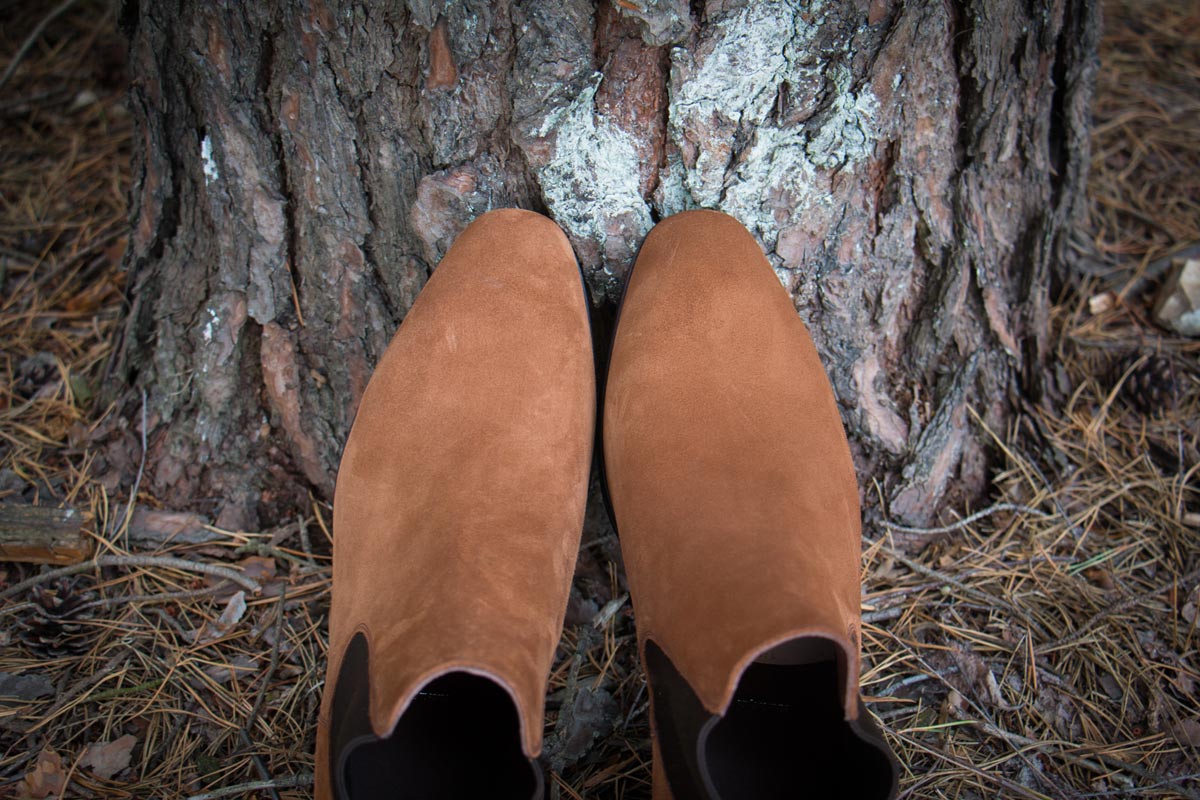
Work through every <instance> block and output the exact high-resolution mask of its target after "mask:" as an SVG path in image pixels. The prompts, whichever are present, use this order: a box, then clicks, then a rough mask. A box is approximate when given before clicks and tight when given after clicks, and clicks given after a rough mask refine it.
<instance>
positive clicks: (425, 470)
mask: <svg viewBox="0 0 1200 800" xmlns="http://www.w3.org/2000/svg"><path fill="white" fill-rule="evenodd" d="M594 423H595V377H594V372H593V362H592V345H591V331H590V326H589V321H588V308H587V301H586V299H585V293H584V288H583V284H582V281H581V277H580V273H579V270H578V267H577V265H576V262H575V257H574V254H573V253H572V252H571V247H570V245H569V244H568V242H567V239H566V237H565V236H564V235H563V233H562V231H560V230H559V229H558V227H557V226H556V225H555V224H554V223H553V222H551V221H550V220H549V219H547V218H545V217H543V216H540V215H538V214H534V213H531V212H528V211H513V210H506V211H492V212H490V213H488V214H485V215H484V216H483V217H481V218H479V219H478V220H476V221H475V222H474V223H472V224H471V225H470V226H469V227H468V228H467V229H466V230H465V231H463V233H462V234H461V235H460V236H459V237H458V239H457V241H455V243H454V246H453V247H451V249H450V251H449V252H448V253H447V254H446V257H445V258H444V259H443V260H442V262H441V264H440V265H439V266H438V268H437V270H436V271H435V272H434V274H433V276H432V277H431V278H430V279H429V283H428V284H427V285H426V286H425V288H424V290H423V291H422V292H421V295H420V297H419V298H418V299H417V301H416V303H414V304H413V307H412V310H411V311H410V312H409V314H408V316H407V317H406V318H405V320H404V324H403V325H401V327H400V330H399V332H398V333H397V334H396V337H395V339H393V340H392V343H391V345H390V346H389V347H388V349H387V352H386V353H384V356H383V359H382V360H381V361H380V363H379V366H378V367H377V368H376V370H375V374H374V376H373V377H372V378H371V382H370V385H369V386H368V387H367V390H366V392H365V394H364V395H363V398H362V403H361V405H360V407H359V409H358V415H357V417H356V419H355V421H354V427H353V430H352V431H351V434H350V438H349V441H348V442H347V444H346V450H345V453H344V454H343V456H342V463H341V468H340V470H339V472H338V477H337V489H336V492H335V497H334V504H333V534H334V551H333V606H332V610H331V612H330V622H329V638H330V641H329V671H328V673H327V679H326V682H325V694H324V698H323V700H322V704H321V713H320V718H319V726H318V730H317V754H316V797H317V798H318V800H330V799H331V798H337V800H374V799H375V798H384V797H386V798H389V800H391V799H392V798H422V800H426V799H429V800H432V799H434V798H436V799H439V800H465V799H466V798H483V797H487V798H497V799H499V800H531V799H532V798H540V797H542V794H543V788H542V780H543V779H542V774H541V770H540V769H539V768H538V765H537V763H536V762H535V761H534V760H533V759H534V758H535V757H536V756H537V755H538V753H539V751H540V749H541V741H542V712H543V705H544V702H545V692H546V681H547V676H548V674H549V670H550V664H551V659H552V658H553V655H554V650H555V647H556V645H557V644H558V639H559V635H560V633H561V630H562V622H563V615H564V613H565V610H566V603H567V593H568V590H569V588H570V583H571V576H572V572H573V569H574V564H575V556H576V552H577V550H578V547H579V536H580V531H581V529H582V523H583V513H584V503H585V500H586V496H587V482H588V469H589V467H590V465H591V450H592V440H593V428H594Z"/></svg>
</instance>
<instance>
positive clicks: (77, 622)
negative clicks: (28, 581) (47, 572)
mask: <svg viewBox="0 0 1200 800" xmlns="http://www.w3.org/2000/svg"><path fill="white" fill-rule="evenodd" d="M89 582H90V579H85V578H80V577H74V578H72V577H65V578H59V579H57V580H54V581H51V582H49V583H47V584H45V585H43V586H35V587H33V588H32V589H30V591H29V593H30V599H31V600H32V601H33V603H34V606H33V608H32V609H30V610H29V611H28V612H27V613H26V614H24V615H22V616H20V617H18V618H17V638H19V639H20V640H21V641H22V642H23V643H24V644H25V646H26V648H28V650H29V651H30V652H31V653H33V654H36V655H39V656H43V657H46V658H59V657H61V656H67V655H74V654H76V653H80V652H83V651H84V650H86V649H87V647H88V644H89V642H90V641H91V639H92V634H93V629H92V628H91V626H89V625H88V624H87V621H88V620H90V619H91V618H92V616H93V613H92V609H83V608H82V606H84V605H85V604H87V603H88V602H89V601H90V600H94V599H95V597H96V593H95V592H93V591H90V590H89V586H88V583H89Z"/></svg>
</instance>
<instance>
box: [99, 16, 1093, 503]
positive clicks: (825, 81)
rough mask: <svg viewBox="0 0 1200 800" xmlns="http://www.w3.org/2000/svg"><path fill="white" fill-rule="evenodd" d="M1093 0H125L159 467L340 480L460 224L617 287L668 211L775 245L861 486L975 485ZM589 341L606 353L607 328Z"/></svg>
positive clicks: (255, 496)
mask: <svg viewBox="0 0 1200 800" xmlns="http://www.w3.org/2000/svg"><path fill="white" fill-rule="evenodd" d="M1095 5H1096V4H1094V3H1092V2H1090V0H1048V1H1047V2H1044V3H1043V2H1031V1H1030V0H910V1H909V2H901V0H856V1H855V2H830V1H829V0H825V1H824V2H822V1H821V0H817V2H811V3H801V2H778V1H772V0H766V1H763V2H753V3H735V2H722V0H709V2H703V0H700V1H699V2H696V1H695V0H694V1H693V2H691V3H690V4H689V3H687V2H685V1H684V0H616V1H615V3H613V4H611V5H610V4H609V3H608V2H607V0H606V2H604V3H601V4H599V5H594V4H592V3H591V2H584V0H554V1H553V2H550V1H549V0H500V1H499V2H483V1H482V0H460V1H459V2H448V0H407V1H406V2H402V1H401V0H380V1H379V2H355V1H354V0H345V2H339V0H273V2H265V3H238V2H222V3H210V2H200V1H199V0H155V2H148V1H147V0H142V2H138V0H126V2H125V5H124V8H123V24H124V25H125V27H126V29H127V31H128V33H129V35H130V38H131V48H132V71H133V75H134V86H133V91H132V98H131V104H132V108H133V112H134V115H135V117H136V119H137V124H138V132H139V139H138V141H139V142H140V147H139V152H138V154H137V156H136V159H135V164H134V178H135V189H134V192H133V204H132V223H133V235H132V237H131V243H130V247H129V252H128V257H127V264H128V268H129V270H130V271H131V273H132V281H131V297H130V299H131V304H132V305H131V314H130V318H129V323H128V326H127V330H126V335H125V339H124V344H123V347H122V351H121V360H120V363H119V366H120V369H119V370H118V371H117V374H118V375H119V376H120V379H121V380H123V381H125V382H127V383H128V384H129V385H133V386H140V387H144V388H145V389H146V390H147V391H148V394H149V407H150V411H151V420H152V430H151V433H150V443H151V446H150V458H149V464H150V465H151V466H150V471H149V474H148V480H151V481H152V482H153V488H154V490H155V491H156V493H157V494H158V496H160V497H162V498H164V499H166V500H167V501H168V502H175V503H177V504H179V505H183V504H190V503H194V502H195V501H196V499H197V498H209V499H211V501H212V502H213V504H214V506H215V509H214V510H220V511H221V513H222V522H223V523H224V524H227V525H232V526H252V525H254V524H257V523H258V522H260V521H268V519H269V518H270V517H274V516H277V515H278V514H279V513H281V512H283V511H284V510H285V509H287V508H288V507H289V506H290V505H292V504H293V503H294V502H296V501H297V499H298V498H301V497H303V495H304V493H305V492H306V491H307V487H308V486H309V485H311V486H314V487H316V489H317V490H318V492H319V493H321V494H324V495H326V496H328V495H329V494H330V493H331V489H332V485H333V479H334V476H335V472H336V466H337V460H338V457H339V454H340V448H341V445H342V443H343V441H344V439H345V436H346V434H347V431H348V428H349V425H350V423H351V421H352V419H353V416H354V411H355V407H356V403H357V401H358V398H359V397H360V396H361V393H362V391H363V388H364V386H365V384H366V382H367V380H368V378H369V376H370V373H371V368H372V365H373V364H374V363H375V362H376V360H377V359H378V358H379V356H380V354H381V352H382V351H383V349H384V347H385V346H386V344H387V342H388V340H389V338H390V336H391V334H392V333H393V332H394V330H395V328H396V327H397V325H398V324H399V322H400V321H401V319H402V318H403V317H404V314H405V312H406V310H407V309H408V308H409V307H410V305H411V304H412V302H413V299H414V298H415V297H416V295H417V293H418V292H419V291H420V289H421V286H422V284H423V283H424V281H425V279H426V277H427V276H428V274H429V272H430V270H431V269H433V268H434V267H435V266H436V264H437V262H438V259H439V258H440V257H441V256H442V254H443V253H444V252H445V251H446V248H447V247H448V245H449V244H450V242H451V241H452V240H453V238H454V236H455V234H456V233H458V231H460V230H461V229H462V228H463V227H464V226H465V225H466V224H467V223H468V222H469V221H470V220H471V219H473V218H474V217H475V216H477V215H478V214H480V213H482V212H483V211H485V210H487V209H490V208H497V207H501V206H521V207H526V208H533V209H536V210H539V211H543V212H545V213H547V214H549V215H550V216H551V217H553V218H554V219H555V220H557V221H558V222H559V224H560V225H562V226H563V228H564V229H565V230H566V231H567V233H568V235H569V236H570V239H571V241H572V243H573V244H574V246H575V248H576V251H577V253H578V256H579V259H580V262H581V264H582V266H583V268H584V271H585V274H586V275H587V278H588V280H589V282H590V284H591V287H592V290H593V294H594V302H596V304H597V306H598V308H599V313H600V314H602V315H603V314H604V313H606V312H609V313H610V312H611V310H612V308H613V306H614V304H615V301H616V299H617V298H618V297H619V292H620V287H621V284H622V280H623V277H624V276H625V274H626V273H627V271H628V269H629V267H630V264H631V260H632V258H633V256H634V254H635V252H636V250H637V247H638V244H639V242H640V240H641V238H642V236H643V235H644V234H645V233H646V232H647V230H648V229H649V228H650V227H651V226H652V225H653V224H654V222H655V220H657V219H659V218H662V217H665V216H667V215H669V214H673V213H675V212H677V211H680V210H683V209H686V208H693V207H709V208H720V209H723V210H725V211H727V212H729V213H731V214H733V215H734V216H736V217H738V218H739V219H740V220H742V221H743V222H744V223H745V224H746V225H747V226H748V227H749V228H750V230H751V231H753V232H754V234H755V235H756V236H757V237H758V239H759V240H760V242H761V243H762V245H763V247H764V249H765V250H766V251H767V253H768V256H769V258H770V260H771V263H772V264H773V265H774V266H775V268H776V270H777V272H778V274H779V278H780V280H781V281H782V282H783V283H784V284H785V285H786V286H787V287H788V289H789V290H790V291H791V293H792V295H793V297H794V298H795V302H796V307H797V309H798V311H799V313H800V314H801V315H802V316H803V317H804V319H805V320H806V321H807V322H808V324H809V326H810V328H811V330H812V332H813V335H814V338H815V339H816V342H817V345H818V348H819V349H820V351H821V353H822V355H823V357H824V359H825V363H826V364H827V366H828V369H829V371H830V373H831V376H832V379H833V383H834V387H835V390H836V392H837V395H838V398H839V400H840V402H841V405H842V411H843V416H844V419H845V422H846V425H847V427H848V429H849V431H850V434H851V441H852V444H853V448H854V451H855V456H856V459H857V463H858V466H859V469H860V476H861V477H862V478H863V479H864V485H866V486H872V484H871V481H872V479H874V480H875V481H878V487H879V488H878V491H876V490H875V489H874V488H872V490H871V491H870V492H868V495H869V496H870V497H869V499H870V500H874V498H875V497H876V496H881V497H882V498H883V499H884V500H885V502H886V503H887V505H888V507H889V509H888V510H889V512H890V513H891V514H892V515H893V516H894V517H896V518H898V519H900V520H905V521H909V522H914V523H924V522H928V521H930V520H932V519H935V518H936V517H938V515H939V513H941V512H942V510H943V509H946V508H950V507H954V506H956V505H959V504H961V503H963V502H965V501H966V500H968V499H970V498H972V497H975V496H978V494H979V493H980V492H981V491H982V490H983V489H984V488H985V486H986V483H987V478H988V468H989V467H988V452H989V445H988V441H987V438H986V435H985V433H984V431H983V429H982V427H981V425H979V424H978V423H977V422H976V421H975V420H974V419H973V418H972V416H971V410H974V411H975V412H977V413H978V415H979V416H980V417H981V419H982V420H983V421H984V422H986V423H987V425H988V426H990V427H991V429H992V430H994V431H1003V430H1004V427H1005V423H1006V420H1007V418H1008V417H1009V416H1010V415H1011V413H1012V410H1013V407H1014V403H1015V400H1014V389H1013V387H1014V386H1017V387H1021V388H1023V390H1024V391H1026V392H1027V393H1032V394H1033V395H1034V396H1036V395H1037V394H1038V393H1039V392H1040V391H1041V386H1040V381H1039V377H1038V376H1039V373H1040V371H1041V369H1042V367H1043V364H1044V360H1045V357H1046V342H1047V314H1048V311H1047V309H1048V294H1049V291H1050V286H1051V282H1052V279H1053V275H1054V273H1055V269H1056V265H1057V263H1058V262H1059V255H1060V252H1061V249H1062V245H1063V242H1064V238H1065V233H1066V232H1067V230H1068V229H1069V227H1070V226H1071V224H1072V222H1073V220H1074V219H1075V217H1076V213H1077V211H1078V210H1079V209H1080V207H1081V204H1080V202H1079V200H1080V197H1081V193H1082V191H1083V187H1084V181H1085V176H1086V169H1087V163H1088V147H1087V143H1088V111H1089V107H1090V101H1091V85H1092V74H1093V71H1094V64H1095V52H1096V38H1097V35H1098V27H1099V20H1098V17H1097V15H1098V11H1097V9H1096V8H1095ZM604 349H605V347H604V345H603V344H602V345H601V347H600V350H601V351H603V350H604Z"/></svg>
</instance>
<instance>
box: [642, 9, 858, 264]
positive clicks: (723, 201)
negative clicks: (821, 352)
mask: <svg viewBox="0 0 1200 800" xmlns="http://www.w3.org/2000/svg"><path fill="white" fill-rule="evenodd" d="M822 14H823V11H822V5H821V4H819V3H818V4H815V5H812V6H809V7H808V8H806V9H801V8H799V7H798V4H795V3H788V2H761V3H752V4H747V5H746V6H744V7H741V8H738V9H736V10H734V11H731V12H729V13H727V14H725V15H724V16H722V17H721V18H719V19H716V20H712V21H711V23H710V28H709V32H708V33H707V34H706V36H705V38H704V40H703V41H701V43H700V44H699V46H697V47H695V48H693V49H691V50H688V49H684V48H676V49H675V50H674V51H673V52H672V54H671V65H672V70H671V89H672V91H671V98H670V124H669V132H670V136H671V140H672V143H673V145H674V146H675V147H676V148H677V149H678V151H679V153H680V156H681V157H680V166H681V167H682V173H681V174H678V175H677V176H676V175H672V176H671V179H672V181H673V182H676V183H677V184H678V185H680V186H682V187H683V189H684V190H685V191H686V195H687V196H686V197H685V194H684V192H680V191H679V190H678V188H677V187H674V186H673V187H671V188H670V189H667V188H664V190H663V191H662V192H660V195H659V198H660V202H661V203H662V208H661V212H662V213H663V214H664V215H666V214H671V213H675V212H677V211H680V210H682V209H683V208H686V207H689V206H692V205H695V206H701V207H708V208H719V209H721V210H723V211H725V212H727V213H729V214H731V215H733V216H735V217H737V218H738V219H739V220H740V221H741V222H742V223H743V224H745V225H746V226H747V227H748V228H750V229H751V230H752V231H753V232H754V233H755V234H756V235H757V236H758V237H759V239H760V241H761V242H762V243H763V245H764V246H765V248H766V249H767V250H768V252H769V253H770V254H771V255H772V256H773V261H775V263H776V264H777V265H782V266H785V267H786V266H793V265H792V264H788V263H787V261H788V259H787V258H784V257H783V256H781V255H780V254H779V253H777V252H776V244H777V241H778V238H779V235H780V233H781V232H782V231H784V230H786V229H787V228H788V227H789V225H791V224H793V223H794V222H795V221H796V220H797V219H800V218H804V219H806V220H810V221H812V220H814V218H816V219H820V218H822V217H828V216H830V215H831V214H833V213H835V212H836V209H835V208H834V205H835V204H834V202H833V201H832V194H833V193H832V191H831V185H830V184H831V172H832V171H833V170H837V169H847V168H850V169H853V167H854V166H855V165H856V164H859V163H861V162H864V161H866V160H867V159H869V158H870V157H871V156H872V154H873V152H874V148H875V143H876V139H877V131H876V125H875V117H876V116H877V114H878V102H877V100H876V98H875V96H874V95H873V93H872V92H871V89H870V87H869V86H867V85H865V84H864V85H859V86H856V85H855V84H854V81H853V78H852V75H851V72H850V70H849V68H848V67H846V66H845V65H844V64H843V63H841V60H840V59H841V57H842V56H844V53H839V52H838V48H837V47H836V42H835V43H834V45H831V44H830V43H829V42H827V41H825V40H824V39H822V36H827V35H828V34H827V32H826V29H825V27H824V26H823V19H822ZM785 104H786V105H789V106H791V107H792V111H791V113H789V114H781V113H780V112H781V106H783V105H785ZM672 167H674V165H672Z"/></svg>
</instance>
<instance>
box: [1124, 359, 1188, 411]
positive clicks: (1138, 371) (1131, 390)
mask: <svg viewBox="0 0 1200 800" xmlns="http://www.w3.org/2000/svg"><path fill="white" fill-rule="evenodd" d="M1139 361H1140V362H1141V363H1138V362H1139ZM1126 372H1128V373H1129V375H1128V377H1126V378H1125V383H1123V384H1122V385H1121V390H1120V392H1119V393H1118V396H1119V397H1120V398H1121V400H1123V401H1124V402H1125V403H1126V405H1128V406H1129V407H1131V408H1134V409H1136V410H1138V411H1140V412H1142V413H1143V414H1161V413H1163V412H1165V411H1170V410H1171V409H1173V408H1174V407H1175V404H1176V402H1177V398H1178V397H1179V389H1180V385H1179V375H1178V371H1177V369H1176V367H1175V363H1174V362H1173V361H1172V360H1171V359H1170V358H1168V357H1167V356H1163V355H1152V356H1148V357H1146V358H1145V359H1144V360H1142V356H1141V355H1139V354H1137V353H1134V354H1132V355H1129V356H1127V357H1125V358H1123V359H1121V360H1120V361H1118V362H1117V364H1116V366H1115V368H1114V370H1113V382H1114V383H1116V382H1117V381H1119V380H1120V379H1121V376H1122V375H1125V373H1126Z"/></svg>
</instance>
